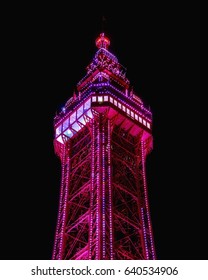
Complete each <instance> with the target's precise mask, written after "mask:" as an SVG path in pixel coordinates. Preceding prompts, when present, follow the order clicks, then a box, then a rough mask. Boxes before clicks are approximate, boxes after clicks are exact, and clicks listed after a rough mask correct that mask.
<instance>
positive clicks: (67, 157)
mask: <svg viewBox="0 0 208 280" xmlns="http://www.w3.org/2000/svg"><path fill="white" fill-rule="evenodd" d="M95 43H96V46H97V47H98V50H97V52H96V53H95V56H94V58H93V59H92V61H91V62H90V64H89V65H88V66H87V68H86V70H87V73H86V75H85V76H84V77H83V78H82V79H81V80H80V81H79V82H78V83H77V88H76V92H74V94H73V96H72V97H71V98H69V100H68V101H67V102H66V104H65V106H64V110H62V111H61V112H60V113H59V114H58V115H56V117H55V118H54V130H55V139H54V148H55V152H56V154H57V155H58V156H59V158H60V160H61V165H62V169H61V170H62V171H61V172H62V174H61V189H60V201H59V211H58V219H57V227H56V235H55V242H54V250H53V259H69V260H84V259H85V260H137V259H150V260H151V259H155V258H156V256H155V248H154V240H153V231H152V225H151V219H150V210H149V203H148V188H147V180H146V174H145V162H146V156H147V155H148V154H149V152H150V151H151V150H152V146H153V137H152V113H151V112H150V110H148V109H147V108H145V106H144V104H143V102H142V100H141V99H140V98H139V97H138V96H137V95H136V93H135V92H134V91H133V90H132V87H130V82H129V80H128V79H127V77H126V69H125V68H124V67H123V66H122V65H121V64H120V63H119V62H118V59H117V57H116V56H115V55H113V54H112V53H111V52H110V51H109V50H108V47H109V45H110V40H109V39H108V38H107V37H106V36H105V35H104V33H101V34H100V35H99V37H98V38H97V39H96V40H95Z"/></svg>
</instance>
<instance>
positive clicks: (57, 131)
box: [56, 125, 62, 136]
mask: <svg viewBox="0 0 208 280" xmlns="http://www.w3.org/2000/svg"><path fill="white" fill-rule="evenodd" d="M61 127H62V125H59V126H58V127H57V128H56V136H58V135H59V134H60V133H61Z"/></svg>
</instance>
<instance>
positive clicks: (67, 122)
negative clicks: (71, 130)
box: [63, 119, 69, 130]
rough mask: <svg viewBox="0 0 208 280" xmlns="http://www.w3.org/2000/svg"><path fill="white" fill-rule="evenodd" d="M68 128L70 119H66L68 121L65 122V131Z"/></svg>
mask: <svg viewBox="0 0 208 280" xmlns="http://www.w3.org/2000/svg"><path fill="white" fill-rule="evenodd" d="M68 126H69V119H66V120H65V121H64V122H63V130H65V129H67V127H68Z"/></svg>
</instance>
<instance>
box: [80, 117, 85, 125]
mask: <svg viewBox="0 0 208 280" xmlns="http://www.w3.org/2000/svg"><path fill="white" fill-rule="evenodd" d="M78 121H79V122H81V123H82V124H83V125H85V124H86V121H85V119H84V117H81V118H79V119H78Z"/></svg>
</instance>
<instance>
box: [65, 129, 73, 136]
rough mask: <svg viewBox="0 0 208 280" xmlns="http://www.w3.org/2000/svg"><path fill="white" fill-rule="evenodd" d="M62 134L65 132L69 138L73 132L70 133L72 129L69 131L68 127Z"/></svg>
mask: <svg viewBox="0 0 208 280" xmlns="http://www.w3.org/2000/svg"><path fill="white" fill-rule="evenodd" d="M64 134H65V135H66V136H67V137H69V138H71V137H72V136H73V133H72V131H71V130H70V129H67V130H66V131H65V132H64Z"/></svg>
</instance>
